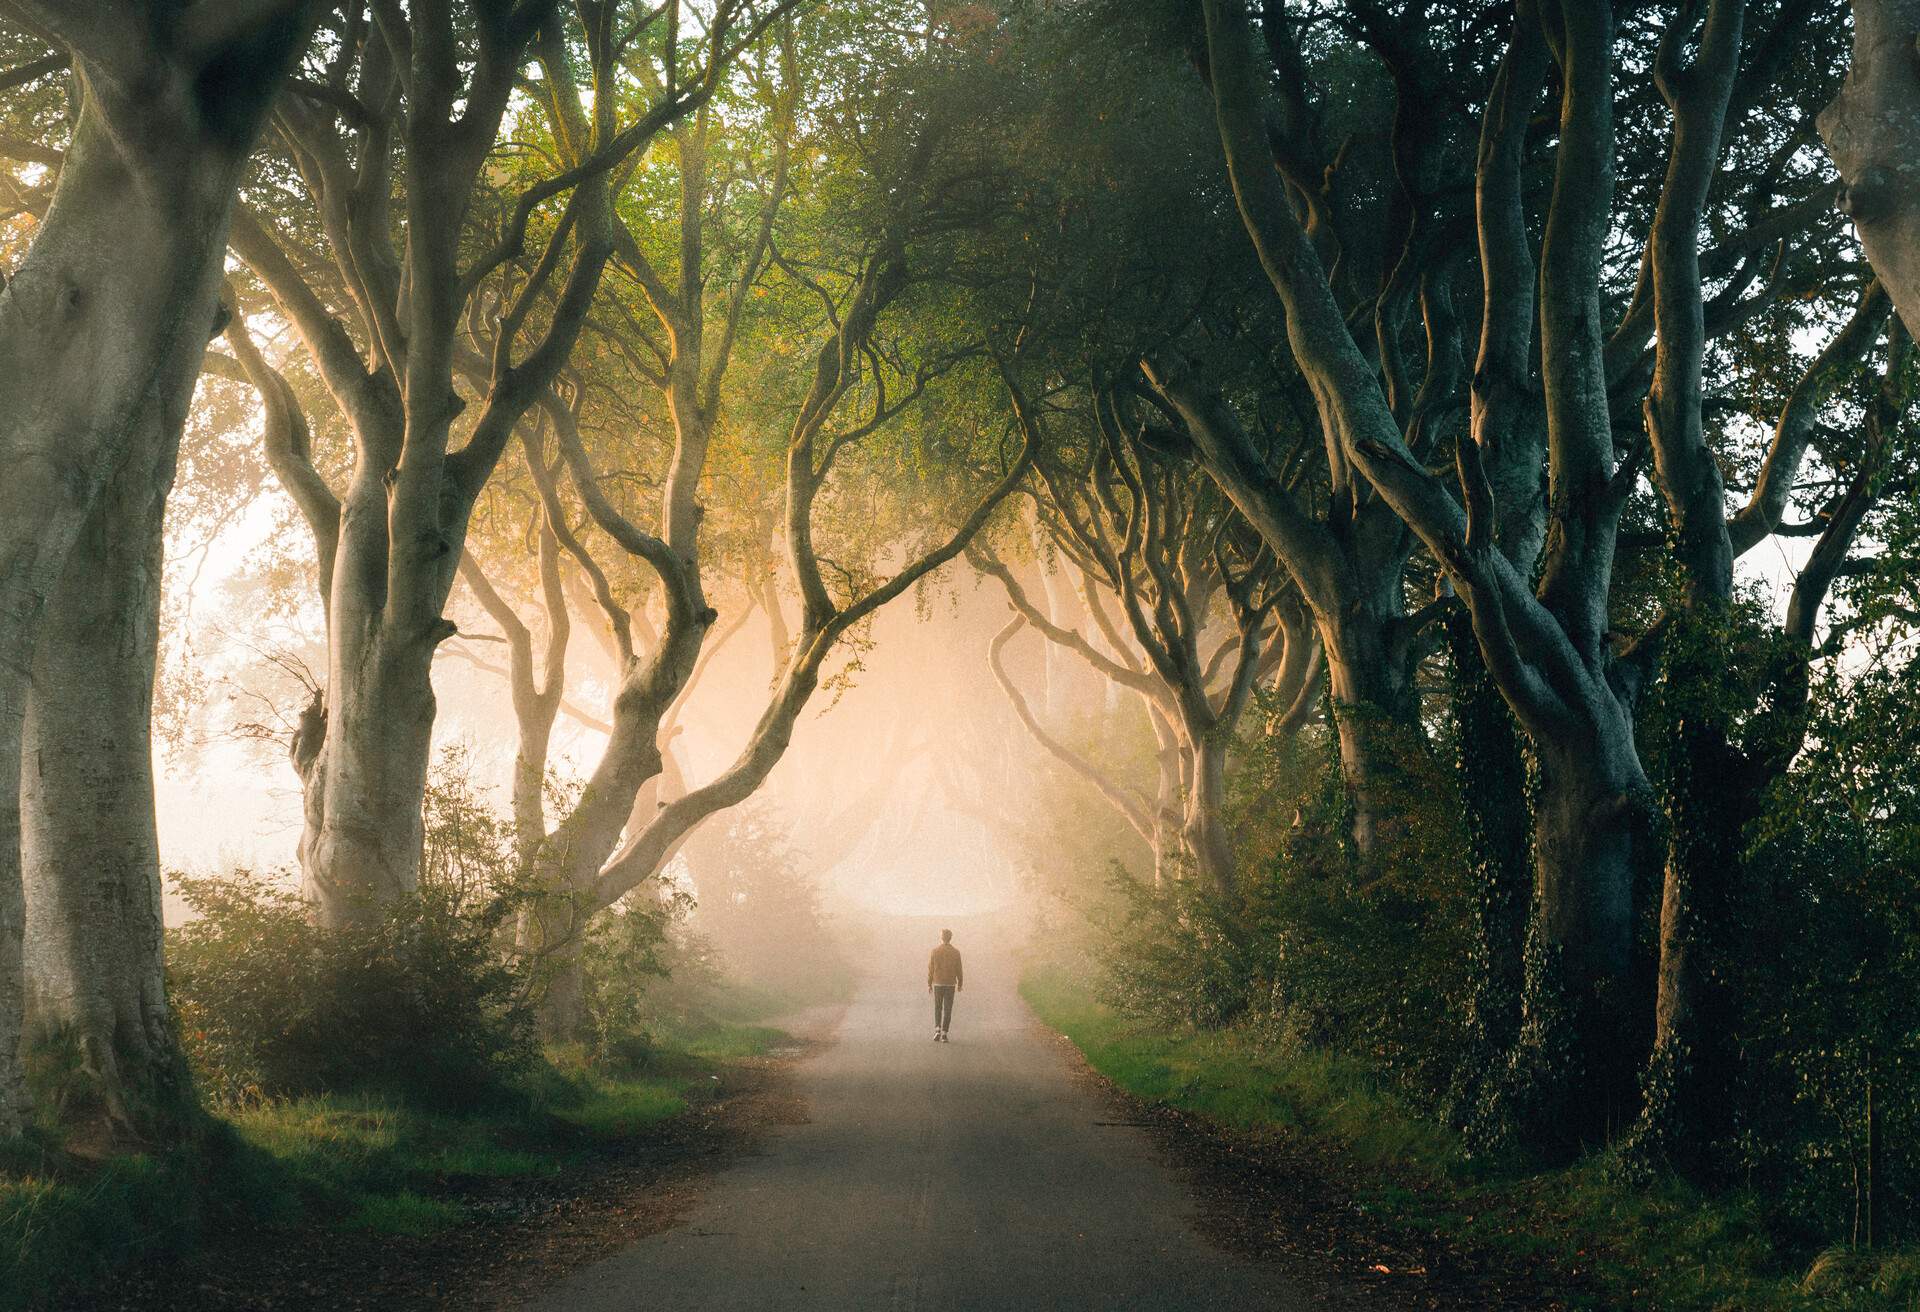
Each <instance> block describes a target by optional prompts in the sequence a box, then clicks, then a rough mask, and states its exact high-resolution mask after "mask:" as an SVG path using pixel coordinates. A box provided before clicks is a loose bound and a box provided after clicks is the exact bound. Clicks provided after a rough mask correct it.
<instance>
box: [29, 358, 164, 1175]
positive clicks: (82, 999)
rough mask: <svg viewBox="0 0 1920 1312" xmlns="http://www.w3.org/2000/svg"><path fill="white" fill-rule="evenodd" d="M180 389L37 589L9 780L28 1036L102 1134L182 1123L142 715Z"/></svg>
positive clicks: (148, 688)
mask: <svg viewBox="0 0 1920 1312" xmlns="http://www.w3.org/2000/svg"><path fill="white" fill-rule="evenodd" d="M186 403H187V398H186V396H185V395H184V394H181V393H180V392H178V391H176V394H175V395H173V396H170V397H168V398H167V399H166V402H165V403H164V404H156V405H155V406H154V407H153V408H152V409H151V410H149V411H148V412H147V413H146V414H144V415H143V416H142V419H141V423H140V425H139V427H140V429H142V430H145V431H142V432H140V433H139V434H138V437H137V440H138V446H137V448H136V450H135V451H134V453H133V454H132V456H131V457H129V459H128V460H127V462H126V463H125V464H123V465H122V466H121V468H120V470H119V472H118V473H117V474H115V476H114V478H113V480H112V482H110V483H109V484H108V485H107V487H106V489H105V491H104V492H103V493H102V494H101V496H100V499H99V501H98V502H96V504H95V506H94V509H93V513H92V515H91V516H90V517H89V518H88V520H87V524H86V527H85V528H84V529H83V530H82V531H81V534H80V538H79V541H78V542H76V543H75V545H74V550H73V553H72V555H71V556H70V557H69V558H68V561H67V568H66V571H65V573H64V574H63V575H62V576H61V578H60V582H59V584H58V585H57V586H56V588H55V590H54V592H53V595H52V596H51V597H50V598H49V600H48V606H47V615H46V619H45V621H44V622H43V624H42V626H41V634H40V644H39V649H38V651H37V652H36V653H35V657H34V664H33V684H32V690H31V692H30V693H29V695H28V699H27V714H26V725H25V734H24V753H23V769H22V778H21V787H20V807H21V826H22V834H21V863H22V866H23V869H24V873H25V883H26V907H27V951H26V968H27V987H28V1000H27V1014H28V1020H29V1025H30V1029H31V1031H32V1034H33V1036H34V1039H33V1041H38V1042H41V1043H47V1044H56V1045H60V1046H62V1047H67V1046H69V1045H70V1046H71V1047H72V1048H74V1049H77V1052H78V1056H79V1058H80V1060H81V1062H82V1065H83V1068H84V1070H85V1072H86V1074H87V1076H88V1078H89V1080H90V1081H91V1083H92V1085H93V1088H92V1091H91V1092H92V1094H93V1096H94V1098H96V1099H97V1106H96V1107H94V1108H92V1109H90V1110H92V1111H94V1112H96V1113H97V1114H98V1115H100V1116H101V1117H102V1118H103V1120H104V1121H105V1123H106V1125H107V1128H108V1129H109V1131H110V1132H111V1133H112V1134H114V1135H115V1136H116V1137H118V1136H128V1137H131V1138H133V1139H135V1140H136V1141H147V1142H151V1141H153V1140H156V1139H163V1138H165V1137H167V1136H168V1135H169V1134H171V1133H176V1132H178V1131H179V1130H181V1129H183V1128H184V1127H185V1125H186V1124H187V1117H188V1114H189V1108H190V1105H191V1099H190V1091H189V1084H188V1076H187V1072H186V1068H185V1062H184V1060H183V1058H182V1055H181V1051H180V1047H179V1044H178V1042H177V1041H176V1038H175V1034H174V1029H173V1023H172V1020H171V1017H170V1015H169V1013H168V1009H167V997H166V972H165V966H164V962H163V959H162V934H161V931H162V925H161V899H160V851H159V840H158V836H157V834H156V832H155V828H154V808H153V751H152V738H151V728H152V724H151V720H152V706H153V675H154V664H155V657H156V651H157V644H158V640H159V629H160V586H161V569H162V552H163V543H162V538H163V534H162V527H163V521H164V519H165V513H166V497H167V492H168V489H169V488H170V487H171V486H172V482H173V462H174V460H173V458H174V451H175V449H176V447H177V444H178V438H179V434H180V431H181V426H182V424H183V423H184V420H185V408H186Z"/></svg>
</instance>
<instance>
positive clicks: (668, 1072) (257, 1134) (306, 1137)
mask: <svg viewBox="0 0 1920 1312" xmlns="http://www.w3.org/2000/svg"><path fill="white" fill-rule="evenodd" d="M785 1040H786V1035H785V1034H783V1033H782V1032H781V1031H779V1030H776V1029H773V1028H771V1027H768V1026H765V1025H758V1024H750V1023H746V1022H743V1021H735V1020H726V1021H713V1022H710V1023H706V1024H702V1023H699V1022H689V1023H688V1024H686V1025H685V1026H683V1027H682V1028H681V1029H680V1030H679V1031H678V1032H675V1033H673V1034H671V1035H667V1036H662V1037H660V1038H659V1039H658V1041H657V1042H656V1044H655V1045H654V1046H653V1047H652V1048H651V1049H650V1050H648V1051H647V1052H646V1054H645V1055H644V1058H642V1059H640V1060H637V1061H630V1062H628V1063H627V1064H626V1065H624V1066H621V1067H619V1068H606V1067H595V1066H591V1065H589V1064H588V1063H587V1062H586V1061H585V1059H584V1056H583V1055H582V1054H581V1053H580V1052H579V1051H577V1050H573V1051H554V1052H552V1053H550V1054H549V1060H548V1061H547V1062H546V1063H545V1064H544V1065H543V1066H542V1067H541V1068H540V1069H538V1070H537V1071H535V1072H534V1073H533V1074H532V1075H531V1076H530V1077H529V1078H528V1079H527V1080H526V1081H525V1084H524V1087H522V1088H521V1089H518V1090H516V1091H513V1094H512V1096H508V1097H505V1098H503V1099H501V1100H500V1101H499V1104H498V1105H497V1106H494V1107H492V1108H489V1109H487V1110H483V1111H474V1112H465V1113H454V1112H440V1111H432V1110H427V1109H423V1108H420V1107H415V1106H410V1105H407V1104H405V1103H403V1102H401V1101H399V1100H397V1099H394V1098H391V1097H385V1096H379V1095H373V1094H357V1095H344V1094H343V1095H327V1096H320V1097H309V1098H295V1099H287V1100H282V1101H276V1102H270V1103H265V1104H262V1105H259V1106H254V1107H248V1108H244V1109H238V1110H233V1111H228V1112H223V1113H221V1114H219V1115H217V1116H214V1117H211V1118H209V1119H208V1121H207V1123H206V1124H205V1126H204V1129H203V1133H202V1134H201V1136H200V1139H199V1142H197V1143H195V1144H193V1145H190V1146H187V1147H182V1148H178V1149H175V1150H173V1151H171V1152H169V1153H167V1154H164V1155H159V1156H148V1155H130V1156H123V1157H116V1158H112V1159H109V1160H107V1161H105V1162H89V1161H86V1160H83V1159H81V1158H78V1157H74V1156H72V1155H70V1154H68V1153H66V1152H65V1151H63V1150H62V1149H61V1148H60V1147H59V1146H58V1145H57V1144H56V1143H55V1142H54V1141H53V1139H52V1138H51V1137H50V1136H48V1135H46V1134H44V1133H42V1134H39V1135H37V1136H33V1137H30V1138H28V1139H27V1140H25V1141H23V1142H21V1143H19V1144H17V1145H15V1146H13V1147H11V1148H8V1149H7V1150H6V1151H5V1155H4V1156H0V1312H11V1309H16V1308H27V1307H32V1306H34V1304H35V1303H36V1302H38V1301H40V1300H41V1299H44V1298H45V1297H46V1296H47V1295H48V1294H49V1293H51V1292H52V1291H54V1290H56V1289H58V1288H62V1287H69V1286H76V1285H84V1284H85V1283H86V1282H88V1281H90V1280H93V1279H97V1278H99V1277H100V1276H102V1275H103V1274H105V1273H106V1272H107V1271H108V1270H110V1269H111V1267H112V1265H114V1264H116V1263H119V1262H125V1261H130V1260H134V1259H138V1258H141V1257H147V1256H156V1255H160V1254H169V1255H176V1256H177V1255H184V1254H186V1253H189V1252H191V1251H192V1250H193V1249H194V1248H195V1247H196V1246H197V1245H198V1244H200V1243H201V1242H202V1240H203V1239H204V1238H205V1236H206V1235H207V1234H208V1233H209V1232H210V1231H212V1230H215V1229H224V1228H227V1227H231V1226H235V1225H243V1226H259V1227H265V1228H269V1229H271V1228H284V1227H293V1226H302V1227H321V1228H328V1229H337V1230H343V1231H354V1232H362V1233H371V1234H376V1235H408V1236H420V1235H431V1234H433V1233H435V1232H437V1231H441V1230H445V1229H447V1228H449V1227H451V1226H457V1225H459V1224H461V1223H462V1222H463V1221H464V1220H466V1218H467V1213H466V1210H465V1209H464V1208H463V1206H462V1205H461V1204H460V1202H459V1201H458V1195H459V1192H460V1190H461V1187H462V1186H463V1185H469V1184H471V1183H472V1182H475V1181H487V1180H502V1179H511V1178H515V1177H528V1176H540V1175H552V1174H556V1173H558V1172H560V1171H563V1170H565V1169H567V1168H568V1167H569V1166H570V1165H574V1164H577V1163H578V1162H579V1161H581V1160H583V1159H584V1158H585V1157H586V1156H587V1155H589V1154H591V1153H592V1152H593V1151H594V1150H595V1148H596V1146H597V1145H601V1144H605V1143H608V1142H614V1141H618V1140H620V1139H623V1138H627V1137H630V1136H632V1135H634V1134H637V1133H639V1132H641V1131H643V1130H645V1129H646V1128H647V1127H648V1126H651V1125H657V1124H659V1123H660V1122H662V1121H665V1120H669V1119H671V1118H672V1117H675V1116H678V1115H679V1114H681V1113H682V1112H684V1111H685V1110H686V1109H687V1107H688V1106H689V1105H691V1104H692V1103H694V1102H697V1101H699V1100H701V1099H703V1098H706V1097H710V1096H711V1091H712V1090H713V1089H714V1088H716V1087H717V1084H718V1077H719V1076H720V1075H721V1074H723V1073H724V1070H725V1067H726V1066H727V1065H728V1064H729V1063H733V1062H738V1061H740V1060H743V1059H745V1058H748V1057H752V1056H756V1055H759V1054H761V1053H764V1052H766V1051H767V1050H768V1049H770V1048H772V1047H774V1046H776V1045H778V1044H780V1043H782V1042H784V1041H785Z"/></svg>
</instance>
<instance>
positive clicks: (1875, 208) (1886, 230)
mask: <svg viewBox="0 0 1920 1312" xmlns="http://www.w3.org/2000/svg"><path fill="white" fill-rule="evenodd" d="M1852 7H1853V66H1852V68H1851V69H1850V70H1849V71H1848V73H1847V80H1846V83H1845V85H1843V86H1842V87H1841V88H1840V94H1839V95H1837V96H1835V97H1834V100H1833V103H1832V104H1831V105H1829V106H1828V107H1827V110H1826V112H1825V113H1823V114H1822V115H1821V116H1820V135H1821V136H1822V137H1824V138H1826V143H1827V149H1828V150H1829V151H1831V152H1832V154H1833V162H1834V164H1835V165H1836V166H1837V167H1838V168H1839V170H1840V180H1841V182H1842V184H1843V187H1842V190H1841V193H1840V203H1841V206H1842V208H1844V209H1845V210H1846V212H1847V215H1848V217H1849V218H1851V219H1852V220H1853V222H1854V226H1855V227H1856V228H1857V229H1858V230H1859V233H1860V244H1861V245H1862V246H1864V247H1865V248H1866V252H1867V259H1868V260H1869V261H1870V262H1871V263H1872V264H1873V269H1874V272H1875V273H1876V274H1878V275H1879V277H1880V281H1881V282H1882V283H1884V284H1885V285H1886V287H1887V290H1888V292H1889V294H1890V295H1891V296H1892V297H1893V303H1894V305H1895V306H1896V307H1897V308H1898V309H1899V311H1900V318H1901V319H1902V321H1904V322H1905V324H1906V326H1907V331H1908V332H1910V333H1911V332H1915V331H1916V330H1920V202H1916V200H1915V193H1914V187H1913V170H1914V164H1913V160H1914V156H1915V147H1916V146H1917V145H1920V75H1916V73H1915V71H1914V66H1913V51H1914V49H1915V44H1914V43H1915V42H1916V41H1920V4H1915V3H1914V0H1853V6H1852Z"/></svg>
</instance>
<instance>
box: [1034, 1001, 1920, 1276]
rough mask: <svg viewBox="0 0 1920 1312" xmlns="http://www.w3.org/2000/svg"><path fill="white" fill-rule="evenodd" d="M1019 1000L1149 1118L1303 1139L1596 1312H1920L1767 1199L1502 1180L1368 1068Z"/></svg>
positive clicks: (1900, 1265)
mask: <svg viewBox="0 0 1920 1312" xmlns="http://www.w3.org/2000/svg"><path fill="white" fill-rule="evenodd" d="M1020 991H1021V993H1022V995H1023V996H1024V997H1025V998H1026V1000H1027V1002H1028V1004H1029V1005H1030V1006H1031V1007H1032V1008H1033V1010H1034V1012H1035V1014H1037V1015H1038V1016H1039V1017H1040V1018H1041V1020H1043V1021H1044V1022H1046V1023H1047V1024H1048V1025H1050V1026H1052V1027H1053V1028H1054V1029H1055V1030H1057V1031H1059V1032H1060V1033H1061V1034H1064V1035H1065V1036H1066V1037H1067V1038H1069V1039H1070V1040H1072V1041H1073V1043H1074V1044H1075V1046H1077V1047H1078V1048H1079V1049H1080V1051H1081V1052H1082V1053H1083V1054H1084V1055H1085V1056H1086V1059H1087V1063H1088V1064H1089V1065H1090V1066H1092V1067H1093V1068H1094V1069H1095V1070H1096V1071H1098V1072H1100V1073H1101V1074H1102V1075H1104V1076H1106V1077H1107V1078H1108V1079H1110V1080H1112V1081H1113V1082H1114V1083H1115V1084H1117V1085H1119V1086H1120V1087H1121V1088H1122V1089H1125V1090H1126V1091H1127V1092H1128V1093H1130V1094H1132V1095H1134V1096H1135V1097H1137V1098H1140V1099H1141V1100H1143V1101H1145V1102H1149V1103H1156V1104H1162V1105H1166V1106H1170V1107H1175V1108H1178V1109H1179V1110H1181V1111H1185V1112H1191V1113H1194V1114H1197V1115H1199V1116H1202V1117H1205V1118H1207V1119H1209V1120H1211V1121H1214V1122H1217V1123H1219V1124H1220V1125H1222V1126H1225V1127H1228V1128H1229V1129H1232V1130H1234V1131H1237V1132H1241V1133H1245V1134H1248V1135H1250V1136H1255V1137H1257V1136H1259V1135H1262V1134H1271V1133H1275V1132H1281V1131H1293V1132H1299V1133H1305V1134H1308V1135H1312V1136H1314V1137H1315V1138H1316V1139H1319V1140H1321V1141H1323V1142H1325V1143H1328V1144H1331V1145H1333V1146H1334V1147H1335V1148H1336V1149H1337V1150H1338V1151H1339V1152H1340V1153H1341V1155H1342V1156H1344V1157H1345V1158H1347V1159H1349V1160H1351V1161H1353V1162H1354V1163H1356V1164H1357V1165H1359V1166H1362V1167H1365V1168H1371V1169H1365V1170H1360V1171H1356V1172H1355V1173H1354V1174H1353V1177H1352V1184H1353V1187H1354V1189H1355V1192H1356V1195H1357V1199H1356V1201H1358V1202H1359V1203H1361V1205H1363V1206H1365V1207H1367V1208H1368V1209H1369V1210H1370V1211H1372V1212H1374V1213H1376V1214H1377V1215H1382V1216H1385V1217H1387V1218H1388V1219H1389V1220H1390V1221H1391V1222H1392V1223H1395V1224H1400V1225H1404V1226H1407V1227H1409V1228H1414V1229H1421V1230H1433V1231H1438V1232H1440V1233H1442V1234H1447V1235H1451V1236H1454V1237H1456V1238H1458V1239H1461V1240H1465V1241H1468V1242H1471V1243H1473V1244H1475V1245H1478V1246H1481V1247H1484V1248H1487V1249H1491V1250H1495V1251H1497V1252H1505V1253H1509V1254H1512V1255H1514V1256H1516V1257H1519V1256H1535V1257H1539V1258H1543V1259H1545V1260H1547V1261H1549V1262H1551V1263H1552V1264H1553V1265H1554V1266H1555V1267H1556V1268H1557V1269H1560V1270H1565V1271H1569V1272H1579V1273H1581V1274H1582V1275H1583V1276H1585V1277H1586V1278H1587V1279H1588V1280H1589V1281H1590V1282H1591V1283H1592V1284H1593V1285H1594V1286H1595V1287H1596V1288H1597V1289H1598V1291H1599V1293H1598V1294H1597V1295H1596V1296H1595V1297H1593V1298H1590V1299H1588V1301H1587V1303H1586V1305H1587V1306H1591V1307H1596V1308H1644V1309H1657V1310H1658V1312H1814V1310H1815V1309H1819V1310H1820V1312H1866V1310H1867V1309H1904V1310H1905V1312H1920V1253H1916V1252H1914V1251H1913V1250H1911V1249H1898V1250H1883V1251H1880V1252H1875V1253H1871V1254H1862V1253H1853V1252H1849V1251H1846V1250H1844V1249H1836V1250H1830V1251H1828V1252H1826V1253H1822V1254H1818V1255H1812V1256H1809V1255H1805V1254H1793V1253H1790V1252H1784V1251H1782V1250H1780V1249H1779V1248H1778V1247H1776V1246H1775V1245H1774V1243H1773V1242H1772V1241H1771V1240H1770V1239H1769V1237H1768V1236H1767V1234H1766V1233H1765V1230H1764V1227H1763V1226H1762V1224H1761V1222H1760V1219H1759V1218H1760V1208H1759V1206H1758V1205H1757V1203H1756V1201H1755V1200H1753V1199H1751V1198H1745V1197H1741V1196H1738V1195H1734V1196H1730V1197H1715V1198H1707V1197H1703V1196H1702V1195H1701V1194H1699V1193H1698V1192H1697V1191H1695V1190H1692V1189H1690V1188H1688V1187H1687V1186H1685V1185H1683V1184H1681V1183H1679V1182H1678V1181H1674V1180H1660V1181H1655V1182H1653V1183H1652V1184H1632V1185H1630V1184H1627V1183H1624V1182H1623V1181H1622V1174H1621V1173H1620V1172H1619V1171H1617V1170H1615V1169H1614V1163H1613V1162H1612V1160H1611V1159H1610V1158H1608V1157H1606V1156H1604V1155H1601V1156H1596V1157H1592V1158H1589V1159H1587V1160H1585V1161H1582V1162H1579V1163H1577V1164H1576V1165H1574V1166H1572V1167H1570V1168H1568V1169H1565V1170H1560V1171H1551V1172H1544V1173H1537V1174H1519V1173H1510V1172H1509V1173H1496V1172H1490V1171H1488V1170H1486V1169H1485V1168H1483V1167H1480V1166H1478V1165H1475V1164H1471V1163H1469V1162H1468V1161H1467V1159H1466V1157H1465V1154H1464V1153H1463V1152H1462V1150H1461V1146H1460V1144H1459V1143H1458V1141H1457V1140H1456V1139H1455V1137H1454V1136H1453V1135H1452V1134H1450V1133H1449V1132H1448V1131H1446V1130H1445V1129H1444V1128H1442V1127H1439V1126H1436V1125H1435V1124H1433V1123H1432V1122H1430V1121H1427V1120H1424V1119H1422V1118H1421V1117H1420V1116H1418V1115H1416V1114H1415V1113H1414V1112H1413V1111H1411V1110H1410V1109H1409V1108H1408V1107H1407V1106H1406V1105H1405V1104H1403V1103H1402V1102H1400V1101H1399V1100H1397V1099H1395V1098H1394V1097H1392V1096H1391V1095H1390V1094H1388V1093H1385V1092H1383V1091H1382V1090H1381V1089H1380V1088H1379V1087H1378V1086H1377V1085H1375V1084H1374V1083H1373V1082H1372V1081H1370V1080H1369V1079H1368V1078H1367V1076H1366V1074H1365V1073H1364V1072H1363V1071H1362V1070H1361V1069H1360V1068H1359V1067H1358V1066H1357V1065H1355V1064H1354V1063H1352V1062H1350V1061H1347V1060H1345V1059H1343V1058H1341V1057H1339V1056H1338V1055H1335V1054H1330V1053H1325V1052H1306V1053H1292V1052H1288V1053H1282V1052H1279V1051H1276V1050H1275V1049H1274V1047H1273V1046H1272V1045H1270V1044H1265V1043H1262V1042H1260V1041H1259V1040H1258V1039H1257V1038H1256V1037H1255V1036H1253V1035H1251V1034H1249V1033H1246V1032H1243V1031H1238V1030H1232V1029H1229V1030H1223V1031H1216V1032H1211V1033H1200V1032H1194V1031H1175V1030H1170V1029H1166V1028H1160V1027H1156V1026H1152V1025H1147V1024H1144V1023H1141V1022H1137V1021H1133V1020H1129V1019H1128V1018H1125V1017H1123V1016H1120V1015H1118V1014H1117V1013H1115V1012H1114V1011H1113V1010H1112V1009H1110V1008H1108V1007H1106V1006H1104V1005H1102V1004H1101V1003H1100V1002H1099V1001H1098V1000H1097V999H1096V998H1095V996H1094V995H1093V992H1092V990H1091V989H1090V988H1089V987H1088V985H1087V984H1086V983H1085V981H1084V980H1082V979H1081V978H1080V977H1078V976H1077V975H1076V974H1075V973H1073V972H1072V971H1069V970H1067V969H1065V968H1063V967H1062V966H1060V965H1058V964H1046V963H1036V964H1035V965H1033V966H1032V967H1030V968H1029V970H1028V971H1027V972H1026V974H1025V976H1024V977H1023V978H1022V980H1021V987H1020Z"/></svg>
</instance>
